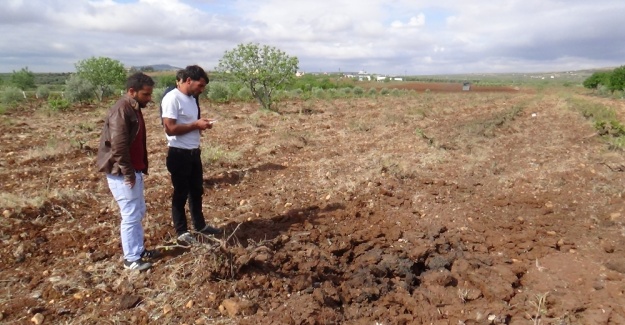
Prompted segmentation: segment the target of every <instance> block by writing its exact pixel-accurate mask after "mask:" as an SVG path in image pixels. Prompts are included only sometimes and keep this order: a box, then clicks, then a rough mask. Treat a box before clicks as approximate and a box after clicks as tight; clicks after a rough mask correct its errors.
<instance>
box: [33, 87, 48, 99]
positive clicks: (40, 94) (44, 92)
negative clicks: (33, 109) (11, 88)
mask: <svg viewBox="0 0 625 325" xmlns="http://www.w3.org/2000/svg"><path fill="white" fill-rule="evenodd" d="M35 95H36V96H37V98H41V99H48V97H50V87H48V86H46V85H43V86H39V87H37V91H36V92H35Z"/></svg>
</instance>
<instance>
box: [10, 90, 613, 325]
mask: <svg viewBox="0 0 625 325" xmlns="http://www.w3.org/2000/svg"><path fill="white" fill-rule="evenodd" d="M431 87H433V86H431ZM573 90H574V89H570V90H569V91H573ZM563 96H584V95H582V94H576V93H570V94H563V93H562V92H560V91H554V92H553V93H550V92H549V91H546V92H543V93H541V94H537V95H536V94H532V93H531V92H527V91H511V92H503V91H502V92H477V91H476V92H457V93H454V92H450V93H441V92H435V91H432V92H413V93H406V94H401V96H377V97H368V98H351V99H337V100H323V101H297V100H296V101H288V102H282V103H280V104H279V105H278V109H279V110H280V114H274V113H265V112H261V111H257V106H256V105H255V104H254V103H230V104H223V105H216V104H214V103H209V102H207V101H203V102H202V105H203V108H204V110H203V112H205V114H207V116H210V117H219V119H220V123H219V124H217V125H215V127H214V128H213V129H212V130H207V131H205V132H204V133H203V138H202V141H203V159H204V162H205V168H204V185H205V190H206V191H205V192H206V193H205V196H204V205H203V207H204V213H205V216H206V219H207V221H208V222H209V223H210V224H213V225H216V226H219V227H221V229H222V230H223V233H222V234H221V235H218V236H215V237H203V236H199V235H198V236H199V239H201V241H202V244H201V245H198V246H194V247H192V248H190V249H184V248H181V247H176V246H175V245H173V237H174V231H173V229H172V226H171V217H170V214H169V211H170V195H171V185H170V180H169V174H168V172H167V170H166V168H165V163H164V162H165V155H166V152H167V148H166V143H165V141H164V134H163V131H162V128H161V126H160V119H159V118H158V113H157V110H156V109H154V108H153V107H152V108H147V109H146V111H145V113H144V114H145V116H146V119H147V124H148V132H149V133H148V138H149V144H148V147H149V154H150V166H151V168H150V175H149V176H147V177H146V192H145V193H146V201H147V205H148V207H147V210H148V212H147V214H146V217H145V220H144V228H145V230H146V245H147V246H148V247H149V248H152V247H158V248H159V249H160V250H161V251H162V252H163V254H164V257H163V258H162V259H160V260H158V261H156V262H155V264H154V267H153V269H151V270H150V271H148V272H144V273H138V272H128V271H125V270H123V268H122V264H121V247H120V240H119V214H118V211H117V206H116V204H115V202H114V201H113V200H112V197H111V195H110V193H109V190H108V188H107V185H106V182H105V179H104V176H103V175H101V174H100V173H98V172H97V171H96V170H95V166H94V159H95V154H96V151H95V150H94V149H92V148H97V140H98V135H99V129H100V128H101V118H102V116H103V115H104V112H105V110H106V108H107V107H106V104H104V105H102V106H101V107H97V108H94V107H84V108H80V107H79V108H75V110H74V111H72V112H71V113H62V114H58V115H52V116H49V115H47V114H43V113H42V112H41V110H39V109H30V110H29V109H26V110H24V111H20V112H19V114H11V113H9V114H8V115H7V116H5V120H6V121H7V122H6V123H5V126H4V128H5V132H4V133H3V134H2V135H1V136H0V144H1V146H0V148H1V149H0V184H2V192H3V194H2V197H1V200H0V207H1V210H2V211H1V212H2V217H0V240H2V244H3V245H2V247H1V248H0V258H1V260H2V268H1V269H0V279H1V282H0V283H1V284H2V285H1V286H0V320H2V321H6V322H9V323H28V322H30V320H31V319H32V318H33V317H34V316H35V315H40V316H37V317H38V318H40V317H43V319H44V322H45V323H65V322H67V323H76V324H101V323H103V322H104V323H107V322H110V323H121V322H130V323H133V324H134V323H136V324H147V323H176V324H178V323H187V324H192V323H193V324H213V323H221V324H257V323H261V324H302V323H304V324H343V323H348V324H360V323H366V324H425V323H432V324H527V323H534V324H538V323H542V324H622V323H625V309H624V308H623V306H625V301H624V298H623V292H625V259H624V258H622V256H623V252H624V251H623V247H625V246H624V245H623V244H624V243H625V240H624V235H625V233H624V230H623V229H624V228H623V222H624V221H625V211H624V210H623V209H624V208H623V207H624V206H625V205H624V203H625V200H624V199H623V190H622V184H623V183H624V181H625V175H624V173H623V172H622V171H623V170H625V168H620V167H621V166H622V161H623V153H622V152H620V151H609V150H608V149H607V145H606V143H604V142H603V141H601V138H600V137H598V136H593V134H594V130H593V126H592V125H591V124H590V123H589V122H588V121H586V120H585V119H584V118H583V116H581V115H580V114H579V113H577V112H575V111H574V110H570V109H569V108H568V107H567V104H566V101H565V100H563ZM585 100H589V101H594V100H595V99H594V98H592V97H587V98H585ZM601 103H602V105H610V107H611V108H613V109H615V110H617V111H622V109H623V104H622V103H620V102H616V101H606V100H605V99H602V100H601Z"/></svg>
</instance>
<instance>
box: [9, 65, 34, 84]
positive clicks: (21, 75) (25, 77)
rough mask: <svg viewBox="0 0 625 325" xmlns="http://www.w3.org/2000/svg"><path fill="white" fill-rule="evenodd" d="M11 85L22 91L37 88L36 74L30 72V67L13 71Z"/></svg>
mask: <svg viewBox="0 0 625 325" xmlns="http://www.w3.org/2000/svg"><path fill="white" fill-rule="evenodd" d="M11 84H12V85H13V86H15V87H17V88H19V89H21V90H28V89H32V88H35V74H34V73H32V72H31V71H30V70H28V67H24V68H22V69H21V70H20V71H17V72H16V71H15V70H13V74H11Z"/></svg>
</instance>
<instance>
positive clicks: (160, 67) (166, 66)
mask: <svg viewBox="0 0 625 325" xmlns="http://www.w3.org/2000/svg"><path fill="white" fill-rule="evenodd" d="M130 69H132V70H137V71H174V70H180V69H182V68H179V67H174V66H172V65H169V64H150V65H141V66H132V67H130Z"/></svg>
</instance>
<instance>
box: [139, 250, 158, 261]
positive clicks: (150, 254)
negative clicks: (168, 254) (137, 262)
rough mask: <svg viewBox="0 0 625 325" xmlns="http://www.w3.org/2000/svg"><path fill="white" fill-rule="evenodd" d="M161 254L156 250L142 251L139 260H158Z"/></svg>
mask: <svg viewBox="0 0 625 325" xmlns="http://www.w3.org/2000/svg"><path fill="white" fill-rule="evenodd" d="M161 256H162V255H161V252H159V251H158V250H157V249H153V250H148V249H146V250H144V251H143V253H141V258H143V259H147V260H155V259H158V258H161Z"/></svg>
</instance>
